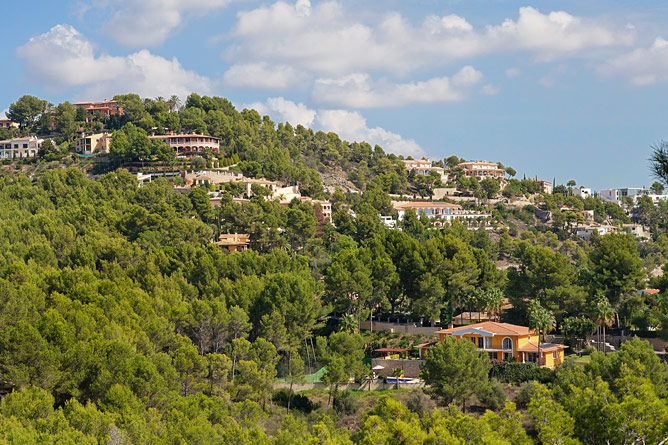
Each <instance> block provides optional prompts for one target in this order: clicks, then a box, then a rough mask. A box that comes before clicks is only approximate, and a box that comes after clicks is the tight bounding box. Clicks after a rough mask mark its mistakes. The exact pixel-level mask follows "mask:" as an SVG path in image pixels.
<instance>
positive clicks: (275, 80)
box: [223, 62, 309, 90]
mask: <svg viewBox="0 0 668 445" xmlns="http://www.w3.org/2000/svg"><path fill="white" fill-rule="evenodd" d="M308 80H309V78H308V76H307V75H305V74H304V73H301V72H299V71H297V70H296V69H294V68H293V67H291V66H287V65H268V64H266V63H263V62H260V63H248V64H243V65H233V66H231V67H230V69H228V70H227V71H225V74H223V82H224V84H225V85H226V86H229V87H233V88H264V89H271V90H282V89H286V88H288V87H291V86H298V85H303V84H304V82H306V81H308Z"/></svg>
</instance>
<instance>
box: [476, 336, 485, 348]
mask: <svg viewBox="0 0 668 445" xmlns="http://www.w3.org/2000/svg"><path fill="white" fill-rule="evenodd" d="M484 344H485V343H484V339H483V338H482V337H478V348H480V349H483V347H484Z"/></svg>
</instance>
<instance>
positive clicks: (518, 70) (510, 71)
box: [506, 68, 522, 78]
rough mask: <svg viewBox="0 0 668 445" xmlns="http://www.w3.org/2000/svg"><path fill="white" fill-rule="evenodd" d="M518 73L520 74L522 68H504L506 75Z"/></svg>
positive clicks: (517, 74) (511, 76)
mask: <svg viewBox="0 0 668 445" xmlns="http://www.w3.org/2000/svg"><path fill="white" fill-rule="evenodd" d="M520 74H522V70H521V69H519V68H508V69H507V70H506V77H510V78H513V77H517V76H519V75H520Z"/></svg>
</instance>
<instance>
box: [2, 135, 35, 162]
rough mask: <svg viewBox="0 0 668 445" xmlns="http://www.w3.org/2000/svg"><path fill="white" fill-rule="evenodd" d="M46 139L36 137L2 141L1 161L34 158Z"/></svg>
mask: <svg viewBox="0 0 668 445" xmlns="http://www.w3.org/2000/svg"><path fill="white" fill-rule="evenodd" d="M42 142H44V139H39V138H37V137H35V136H30V137H23V138H14V139H6V140H4V141H0V159H20V158H34V157H35V156H37V152H39V149H40V147H41V146H42Z"/></svg>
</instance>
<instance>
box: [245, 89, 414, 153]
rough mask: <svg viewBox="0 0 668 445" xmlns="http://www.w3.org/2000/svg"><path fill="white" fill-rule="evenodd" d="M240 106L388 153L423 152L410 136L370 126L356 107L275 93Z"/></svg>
mask: <svg viewBox="0 0 668 445" xmlns="http://www.w3.org/2000/svg"><path fill="white" fill-rule="evenodd" d="M239 108H248V109H255V110H256V111H257V112H258V113H260V114H261V115H269V116H271V117H272V118H273V119H275V120H279V121H287V122H290V123H291V124H292V125H299V124H301V125H304V126H306V127H315V128H316V129H320V130H322V131H326V132H329V131H333V132H335V133H337V134H338V135H339V136H340V137H341V139H344V140H347V141H349V142H363V141H365V142H368V143H369V144H371V145H380V146H381V147H383V150H385V151H386V152H388V153H396V154H403V155H406V156H408V155H411V156H423V155H424V150H423V149H422V147H420V145H419V144H418V143H417V142H415V141H414V140H413V139H404V138H402V137H401V136H400V135H398V134H396V133H392V132H391V131H388V130H385V129H384V128H381V127H373V128H369V127H368V125H367V122H366V119H365V118H364V116H362V114H361V113H359V112H358V111H348V110H339V109H335V110H327V109H325V110H318V111H315V110H312V109H310V108H308V107H307V106H306V105H304V104H302V103H298V104H297V103H294V102H292V101H290V100H287V99H284V98H283V97H274V98H270V99H268V100H267V101H266V102H255V103H251V104H248V105H245V106H242V107H239Z"/></svg>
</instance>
